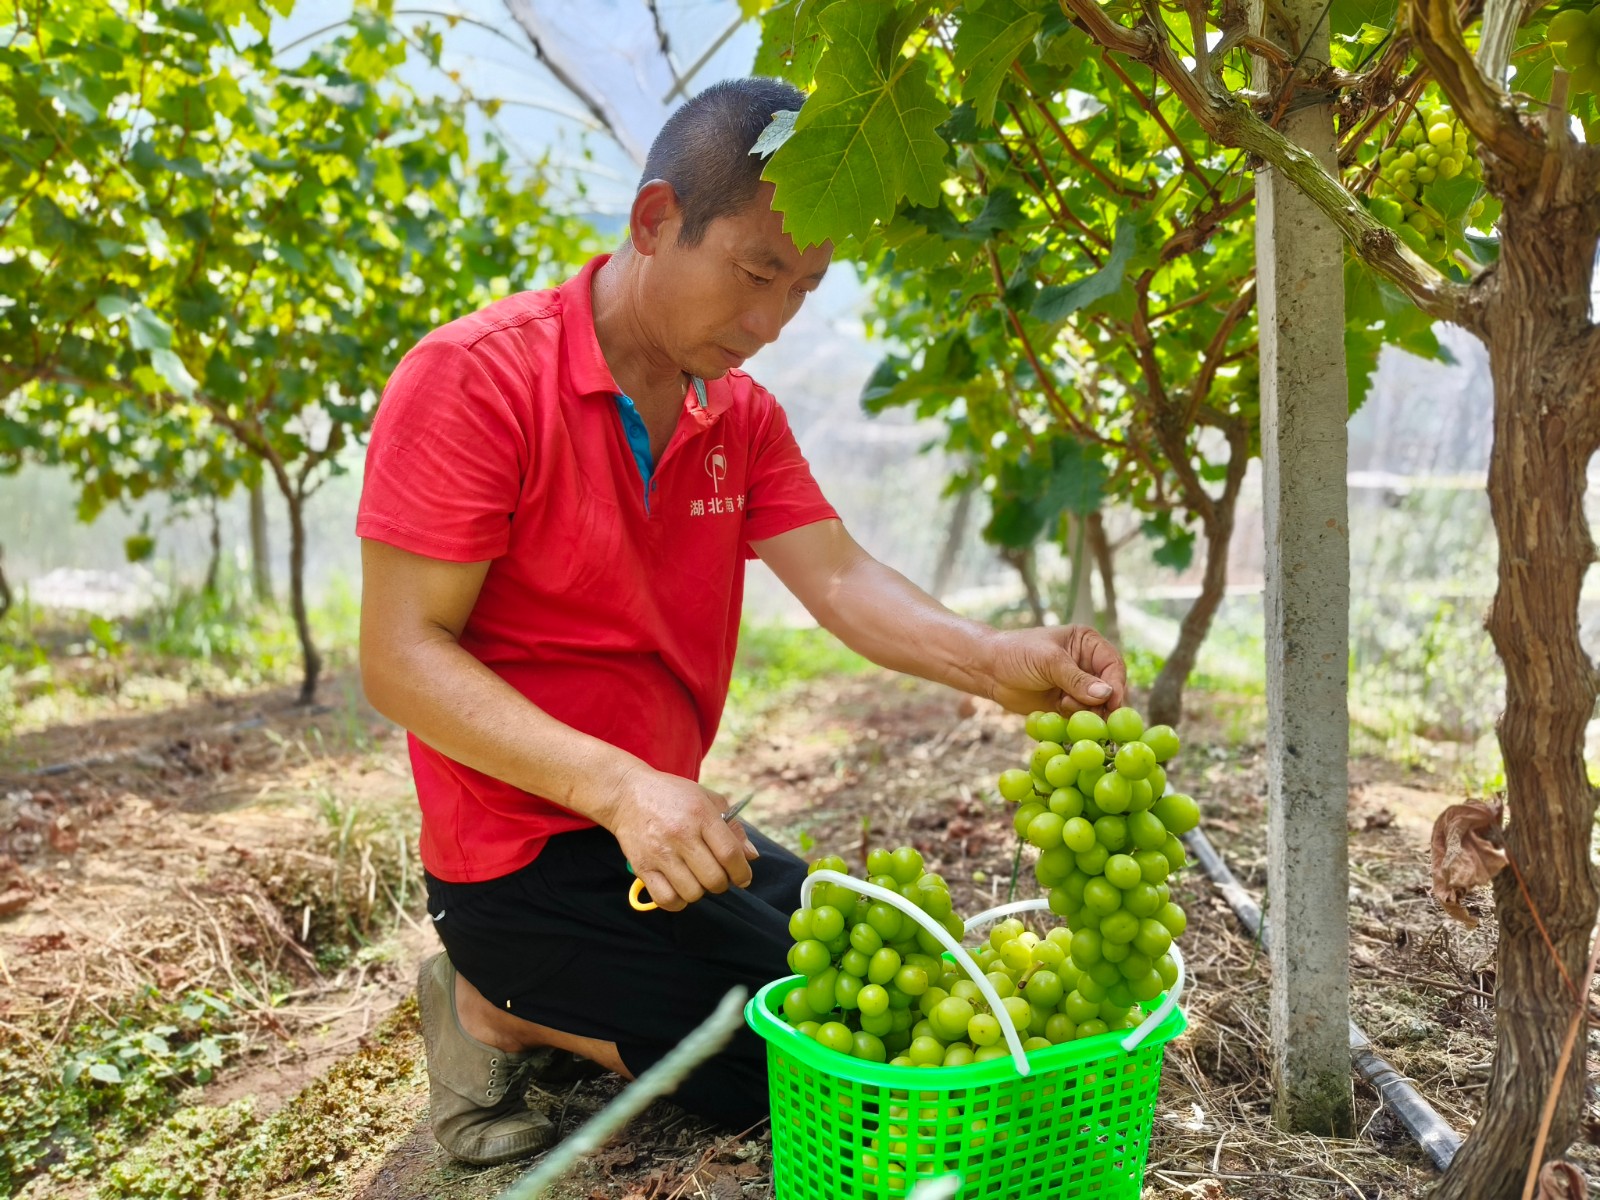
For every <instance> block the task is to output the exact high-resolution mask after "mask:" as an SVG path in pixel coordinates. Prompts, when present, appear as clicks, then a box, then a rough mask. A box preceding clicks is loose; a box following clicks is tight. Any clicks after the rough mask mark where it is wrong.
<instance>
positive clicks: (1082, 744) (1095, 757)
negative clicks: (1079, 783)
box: [1067, 738, 1106, 771]
mask: <svg viewBox="0 0 1600 1200" xmlns="http://www.w3.org/2000/svg"><path fill="white" fill-rule="evenodd" d="M1067 762H1069V763H1071V764H1072V769H1073V770H1074V771H1087V770H1089V769H1090V768H1092V767H1103V766H1105V762H1106V748H1105V747H1104V746H1102V745H1101V744H1100V743H1099V742H1095V741H1090V740H1089V739H1088V738H1084V739H1083V740H1081V741H1076V742H1073V743H1072V749H1071V750H1069V751H1068V752H1067Z"/></svg>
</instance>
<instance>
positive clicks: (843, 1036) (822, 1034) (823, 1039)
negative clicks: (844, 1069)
mask: <svg viewBox="0 0 1600 1200" xmlns="http://www.w3.org/2000/svg"><path fill="white" fill-rule="evenodd" d="M817 1044H818V1045H821V1046H826V1047H827V1048H828V1049H829V1050H837V1051H838V1052H839V1053H840V1054H849V1053H850V1052H851V1051H852V1050H853V1049H855V1034H853V1033H851V1032H850V1027H849V1026H848V1025H846V1024H844V1023H843V1022H842V1021H829V1022H828V1023H827V1024H826V1025H823V1026H822V1027H821V1028H819V1029H818V1030H817Z"/></svg>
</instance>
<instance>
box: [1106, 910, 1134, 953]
mask: <svg viewBox="0 0 1600 1200" xmlns="http://www.w3.org/2000/svg"><path fill="white" fill-rule="evenodd" d="M1100 936H1101V937H1102V938H1104V939H1105V940H1106V941H1107V942H1115V943H1117V944H1118V945H1124V946H1125V945H1127V944H1128V943H1129V942H1131V941H1133V939H1134V938H1136V937H1138V936H1139V918H1138V917H1136V916H1134V915H1133V914H1132V913H1131V912H1129V911H1128V910H1127V909H1125V908H1122V909H1118V910H1117V911H1116V912H1114V913H1111V914H1110V915H1108V916H1104V917H1101V918H1100Z"/></svg>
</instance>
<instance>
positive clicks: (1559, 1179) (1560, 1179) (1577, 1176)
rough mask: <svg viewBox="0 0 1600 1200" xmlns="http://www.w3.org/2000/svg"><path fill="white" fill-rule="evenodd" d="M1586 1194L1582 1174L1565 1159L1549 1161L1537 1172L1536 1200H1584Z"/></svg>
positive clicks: (1585, 1181) (1585, 1183)
mask: <svg viewBox="0 0 1600 1200" xmlns="http://www.w3.org/2000/svg"><path fill="white" fill-rule="evenodd" d="M1588 1194H1589V1184H1588V1181H1587V1180H1586V1179H1585V1178H1584V1175H1583V1172H1582V1171H1580V1170H1578V1168H1577V1167H1575V1166H1573V1165H1572V1164H1571V1163H1569V1162H1567V1161H1566V1160H1565V1159H1560V1158H1555V1159H1551V1160H1550V1161H1549V1162H1547V1163H1545V1165H1544V1166H1543V1168H1541V1169H1540V1171H1539V1195H1538V1200H1584V1197H1586V1196H1587V1195H1588Z"/></svg>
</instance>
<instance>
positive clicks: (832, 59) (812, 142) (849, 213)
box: [763, 0, 950, 246]
mask: <svg viewBox="0 0 1600 1200" xmlns="http://www.w3.org/2000/svg"><path fill="white" fill-rule="evenodd" d="M820 20H821V23H822V27H823V29H824V30H825V31H826V33H827V34H828V37H829V39H830V42H829V46H828V50H827V52H826V53H825V54H824V55H823V57H822V61H821V62H820V63H819V64H818V66H817V90H816V91H815V92H814V93H812V95H811V98H810V99H808V100H807V101H806V105H805V107H804V108H803V109H801V110H800V116H799V118H798V119H797V120H796V121H795V127H794V134H793V135H792V136H791V137H790V138H789V140H788V141H787V142H785V143H784V145H783V146H782V147H781V148H780V149H779V150H778V151H777V152H776V153H775V154H774V155H773V156H772V158H771V159H770V160H769V161H768V164H767V168H766V172H765V174H764V176H763V177H764V178H766V179H769V180H771V181H772V183H773V184H774V185H775V186H776V194H775V195H774V197H773V205H772V206H773V207H774V208H775V209H777V210H778V211H780V212H782V213H783V215H784V230H785V232H787V233H788V234H789V235H790V236H791V237H793V238H794V240H795V241H796V242H797V243H798V244H800V245H802V246H813V245H818V244H820V243H822V242H825V241H829V240H832V239H838V238H842V237H847V236H851V235H855V236H860V235H862V234H865V233H866V232H867V231H868V230H870V229H871V228H872V227H873V225H874V224H876V223H878V222H880V221H887V220H888V219H889V218H890V217H891V216H893V215H894V210H895V206H896V204H897V203H898V202H899V200H900V199H901V198H902V197H904V198H906V199H909V200H910V201H911V202H912V203H913V204H921V205H932V204H934V203H936V202H937V201H938V199H939V184H940V182H941V181H942V180H943V178H944V153H945V143H944V140H943V139H942V138H940V137H939V134H938V127H939V126H940V124H942V123H943V122H944V120H945V118H946V117H948V116H949V115H950V110H949V108H947V107H946V106H945V104H944V102H943V101H941V100H940V99H939V97H938V95H937V93H935V91H934V90H933V88H932V86H930V83H929V79H928V63H927V61H926V60H924V59H921V58H906V57H902V56H901V55H900V53H899V49H900V48H899V46H898V45H892V44H887V43H886V42H884V41H881V40H880V37H879V34H880V32H881V31H882V30H883V29H884V27H885V26H891V25H893V24H894V23H895V21H896V14H895V10H894V6H893V4H892V3H890V2H889V0H851V2H850V3H848V4H835V5H833V6H832V7H830V8H828V9H827V10H826V11H825V12H824V13H823V14H822V16H821V18H820ZM892 41H893V39H892V38H891V39H888V42H892Z"/></svg>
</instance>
